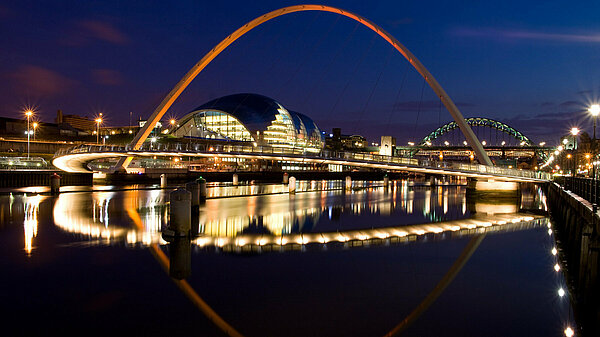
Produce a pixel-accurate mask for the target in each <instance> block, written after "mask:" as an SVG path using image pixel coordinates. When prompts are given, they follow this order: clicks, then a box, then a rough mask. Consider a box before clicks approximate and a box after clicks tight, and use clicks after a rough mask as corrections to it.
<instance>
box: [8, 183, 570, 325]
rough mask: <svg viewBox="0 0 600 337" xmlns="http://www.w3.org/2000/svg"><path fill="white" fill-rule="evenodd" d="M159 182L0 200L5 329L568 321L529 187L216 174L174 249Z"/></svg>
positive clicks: (536, 194)
mask: <svg viewBox="0 0 600 337" xmlns="http://www.w3.org/2000/svg"><path fill="white" fill-rule="evenodd" d="M172 190H173V189H158V188H154V187H152V186H150V187H144V188H140V186H130V187H126V188H122V187H119V188H116V187H111V186H95V187H94V190H93V191H90V190H78V189H76V188H65V189H64V191H65V193H61V194H60V195H59V196H56V197H52V196H49V195H47V194H44V193H41V194H39V193H40V192H44V190H43V189H41V188H39V189H36V188H28V189H22V190H18V191H13V193H3V194H2V195H0V252H1V255H0V256H1V257H0V264H1V267H2V269H1V270H2V275H3V276H2V288H1V290H0V294H1V295H2V296H1V299H2V303H3V304H2V317H3V321H4V322H5V324H4V327H3V331H4V333H3V335H6V336H40V335H49V334H60V335H63V336H64V335H67V336H70V335H113V336H123V335H129V336H141V335H144V336H165V335H167V336H190V335H199V336H226V335H227V334H226V333H225V332H224V330H223V329H224V327H229V328H227V329H235V330H236V331H237V332H239V333H240V334H241V335H244V336H383V335H385V334H386V333H388V332H390V331H392V330H393V329H394V328H398V329H399V330H401V332H402V333H401V334H400V335H402V336H564V330H565V329H566V328H567V327H568V326H573V325H574V322H573V317H572V311H571V308H570V306H569V293H568V291H567V287H566V285H565V281H564V277H563V275H562V270H561V269H559V270H558V271H556V270H555V267H556V264H557V262H558V261H557V258H556V256H555V255H553V254H552V249H553V248H554V237H553V233H552V224H551V223H550V221H549V220H548V218H547V217H546V214H545V211H546V210H547V209H546V205H545V196H544V194H543V192H542V191H541V190H540V189H537V188H536V187H528V188H526V189H523V190H522V193H523V194H522V196H521V197H520V198H518V199H517V198H515V199H509V200H503V201H502V202H498V201H486V200H482V199H477V198H476V199H473V198H470V197H469V196H467V193H466V190H465V188H464V187H463V186H433V187H432V186H422V185H418V184H414V183H413V182H410V181H396V182H392V185H391V186H390V187H387V188H384V187H383V186H381V184H380V182H354V188H353V189H352V190H347V191H346V190H344V189H343V184H342V182H341V181H314V182H300V183H299V192H298V193H296V194H293V195H290V194H287V193H285V191H286V186H284V185H281V184H271V185H244V186H231V185H228V184H213V185H210V187H209V189H208V194H209V199H208V200H207V201H206V203H204V204H203V205H201V206H200V208H199V212H198V214H197V215H194V216H193V222H194V225H193V228H194V230H195V231H197V232H198V236H197V237H195V238H194V239H193V240H192V241H191V242H186V241H185V240H184V241H183V244H182V242H181V241H177V242H176V243H169V242H167V241H165V240H164V238H163V237H162V236H161V230H162V229H163V228H165V227H166V226H168V222H169V206H168V201H169V192H171V191H172ZM557 269H558V268H557ZM559 289H563V290H564V291H565V292H566V293H564V294H562V293H561V292H560V291H559ZM559 293H560V294H559ZM561 295H562V296H561ZM217 315H218V316H219V317H220V318H221V319H222V323H218V322H217V324H215V323H213V321H214V320H215V319H216V320H217V321H218V320H219V319H217V318H216V317H217ZM403 321H404V323H402V322H403ZM230 331H231V330H230Z"/></svg>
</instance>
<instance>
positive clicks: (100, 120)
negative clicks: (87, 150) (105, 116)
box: [96, 118, 102, 144]
mask: <svg viewBox="0 0 600 337" xmlns="http://www.w3.org/2000/svg"><path fill="white" fill-rule="evenodd" d="M100 123H102V118H96V144H100Z"/></svg>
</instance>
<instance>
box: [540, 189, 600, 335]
mask: <svg viewBox="0 0 600 337" xmlns="http://www.w3.org/2000/svg"><path fill="white" fill-rule="evenodd" d="M547 196H548V199H547V200H548V206H549V209H550V214H551V216H552V219H553V229H554V230H555V238H556V243H557V247H558V253H559V258H560V260H561V261H562V264H563V266H562V268H563V269H564V270H565V275H566V278H567V282H568V286H569V291H570V293H571V299H572V304H573V308H574V311H575V318H576V320H577V321H578V322H579V325H580V328H581V333H582V335H583V336H600V284H599V279H598V267H599V262H600V261H599V259H598V254H599V252H600V237H599V234H600V215H599V213H598V211H597V210H594V208H593V206H592V204H591V203H590V202H588V201H587V200H585V199H583V198H581V197H580V196H578V195H576V194H574V193H572V192H570V191H567V190H565V189H563V188H562V187H561V186H560V185H558V184H556V183H551V184H548V190H547Z"/></svg>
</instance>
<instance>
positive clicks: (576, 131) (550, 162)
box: [540, 127, 580, 169]
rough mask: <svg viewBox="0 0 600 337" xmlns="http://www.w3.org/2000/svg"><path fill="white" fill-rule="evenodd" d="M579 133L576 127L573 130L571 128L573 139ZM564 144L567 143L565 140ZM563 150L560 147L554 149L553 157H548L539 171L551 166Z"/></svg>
mask: <svg viewBox="0 0 600 337" xmlns="http://www.w3.org/2000/svg"><path fill="white" fill-rule="evenodd" d="M579 131H580V130H579V128H576V127H574V128H571V135H572V136H573V137H576V136H577V135H578V134H579ZM566 143H568V141H567V139H565V140H564V141H563V144H566ZM564 149H565V148H564V146H562V145H559V146H558V147H557V148H556V150H555V151H554V154H553V155H550V157H549V158H548V160H547V161H546V162H545V163H544V164H543V165H542V166H540V169H543V168H545V167H547V166H549V165H551V164H552V162H554V159H556V158H558V155H560V153H561V152H562V151H563V150H564ZM557 168H559V166H558V165H557Z"/></svg>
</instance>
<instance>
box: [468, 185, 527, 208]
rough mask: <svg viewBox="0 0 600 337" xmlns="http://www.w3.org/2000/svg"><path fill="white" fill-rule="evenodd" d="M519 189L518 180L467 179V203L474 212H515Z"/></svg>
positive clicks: (517, 205)
mask: <svg viewBox="0 0 600 337" xmlns="http://www.w3.org/2000/svg"><path fill="white" fill-rule="evenodd" d="M520 196H521V190H520V186H519V183H518V182H513V181H498V180H492V179H473V178H469V179H468V181H467V204H469V209H470V211H471V212H475V213H487V214H497V213H516V212H518V211H519V205H520Z"/></svg>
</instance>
